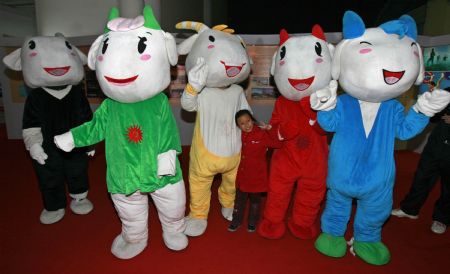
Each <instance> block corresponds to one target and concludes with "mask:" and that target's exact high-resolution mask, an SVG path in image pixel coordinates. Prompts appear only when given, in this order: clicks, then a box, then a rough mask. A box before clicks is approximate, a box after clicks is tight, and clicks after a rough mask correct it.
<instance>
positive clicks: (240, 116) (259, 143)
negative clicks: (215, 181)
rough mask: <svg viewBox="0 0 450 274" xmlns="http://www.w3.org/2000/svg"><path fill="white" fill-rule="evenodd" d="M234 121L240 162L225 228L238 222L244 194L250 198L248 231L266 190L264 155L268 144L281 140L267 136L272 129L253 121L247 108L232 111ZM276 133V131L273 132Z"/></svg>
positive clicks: (276, 145) (233, 228) (277, 144)
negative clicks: (231, 217) (232, 201)
mask: <svg viewBox="0 0 450 274" xmlns="http://www.w3.org/2000/svg"><path fill="white" fill-rule="evenodd" d="M235 121H236V125H237V126H238V127H239V128H240V129H241V131H242V135H241V140H242V150H241V162H240V163H239V169H238V173H237V177H236V199H235V200H234V210H233V221H232V222H231V224H230V226H229V227H228V231H231V232H234V231H236V230H237V229H238V228H239V226H240V225H241V224H242V219H243V217H244V211H245V206H246V204H247V197H248V198H249V199H250V212H249V216H248V226H247V231H248V232H254V231H255V230H256V225H257V223H258V221H259V217H260V208H261V196H262V192H267V190H268V185H269V181H268V175H267V157H266V153H267V150H268V148H279V147H281V142H280V141H277V137H275V136H274V137H272V136H270V134H271V133H273V132H276V130H271V129H272V126H271V125H264V124H262V125H260V126H255V125H257V121H256V119H255V118H254V117H253V115H252V114H251V113H250V111H249V110H247V109H243V110H240V111H238V112H237V113H236V115H235ZM275 134H276V133H275Z"/></svg>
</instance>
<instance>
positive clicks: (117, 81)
mask: <svg viewBox="0 0 450 274" xmlns="http://www.w3.org/2000/svg"><path fill="white" fill-rule="evenodd" d="M118 16H119V12H118V10H117V9H116V8H113V9H112V10H111V13H110V16H109V19H110V21H109V22H108V25H107V33H105V34H103V35H101V36H99V37H98V38H97V39H96V40H95V42H94V44H92V46H91V48H90V50H89V54H88V65H89V68H91V69H92V70H95V71H96V74H97V79H98V82H99V83H100V86H101V88H102V90H103V92H104V93H105V94H106V95H107V96H108V97H110V98H112V99H114V100H116V101H119V102H122V103H134V102H139V101H143V100H145V99H148V98H151V97H153V96H155V95H156V94H158V93H160V92H161V91H163V90H164V89H165V88H166V87H167V86H168V85H169V83H170V65H176V63H177V61H178V55H177V51H176V44H175V39H174V38H173V36H172V35H171V34H169V33H166V32H164V31H162V30H161V28H160V26H159V24H158V22H157V21H156V19H155V17H154V15H153V11H152V9H151V8H150V7H149V6H145V7H144V11H143V16H142V15H140V16H138V17H136V18H134V19H126V18H121V17H118Z"/></svg>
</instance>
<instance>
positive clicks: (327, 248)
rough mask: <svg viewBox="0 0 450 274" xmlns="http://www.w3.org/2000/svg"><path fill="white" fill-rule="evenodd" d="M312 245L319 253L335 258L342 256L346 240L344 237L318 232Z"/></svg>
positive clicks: (345, 248) (345, 249) (345, 247)
mask: <svg viewBox="0 0 450 274" xmlns="http://www.w3.org/2000/svg"><path fill="white" fill-rule="evenodd" d="M314 246H315V247H316V249H317V250H318V251H319V252H320V253H322V254H324V255H327V256H330V257H335V258H341V257H344V255H345V252H346V251H347V242H346V241H345V238H344V237H336V236H332V235H330V234H328V233H322V234H320V235H319V237H318V238H317V240H316V242H315V243H314Z"/></svg>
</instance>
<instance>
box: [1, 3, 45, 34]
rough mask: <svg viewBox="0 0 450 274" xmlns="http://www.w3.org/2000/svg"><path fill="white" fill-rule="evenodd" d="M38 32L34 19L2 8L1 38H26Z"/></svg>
mask: <svg viewBox="0 0 450 274" xmlns="http://www.w3.org/2000/svg"><path fill="white" fill-rule="evenodd" d="M36 32H37V29H36V22H35V18H34V17H30V16H27V15H22V14H19V13H15V12H14V11H13V10H12V9H8V8H6V7H3V6H2V7H0V36H3V35H7V36H14V37H24V36H33V35H35V34H36Z"/></svg>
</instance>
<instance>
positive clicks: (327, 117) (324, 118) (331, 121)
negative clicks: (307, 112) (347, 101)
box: [317, 97, 342, 132]
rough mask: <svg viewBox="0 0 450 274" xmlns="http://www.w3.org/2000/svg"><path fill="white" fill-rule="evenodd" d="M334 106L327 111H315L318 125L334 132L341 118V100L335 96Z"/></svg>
mask: <svg viewBox="0 0 450 274" xmlns="http://www.w3.org/2000/svg"><path fill="white" fill-rule="evenodd" d="M337 100H338V101H337V103H336V107H335V108H334V109H332V110H328V111H319V112H317V121H318V122H319V125H320V127H321V128H322V129H323V130H325V131H328V132H336V130H337V128H338V127H339V123H340V120H341V110H342V101H341V100H340V98H339V97H338V98H337Z"/></svg>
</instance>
